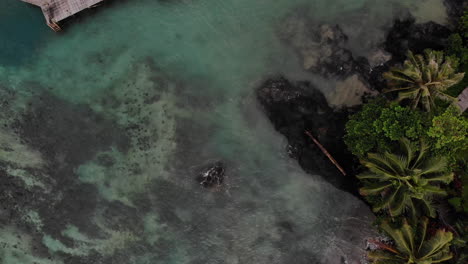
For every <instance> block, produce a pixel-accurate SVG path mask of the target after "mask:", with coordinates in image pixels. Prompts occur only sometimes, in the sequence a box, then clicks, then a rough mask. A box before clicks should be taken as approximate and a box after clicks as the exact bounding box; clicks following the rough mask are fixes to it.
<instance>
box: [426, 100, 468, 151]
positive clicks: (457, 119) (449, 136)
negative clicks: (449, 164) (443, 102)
mask: <svg viewBox="0 0 468 264" xmlns="http://www.w3.org/2000/svg"><path fill="white" fill-rule="evenodd" d="M427 134H428V136H429V137H431V138H432V139H433V141H434V148H435V150H436V151H438V152H439V153H443V154H446V155H449V156H453V155H455V154H456V153H457V152H459V151H461V150H466V149H468V119H467V118H465V117H463V116H461V115H459V113H458V111H457V110H456V109H454V107H449V108H448V109H447V110H446V111H445V112H444V113H443V114H441V115H438V116H435V117H434V118H433V119H432V126H431V127H430V128H429V131H428V132H427ZM454 153H455V154H454Z"/></svg>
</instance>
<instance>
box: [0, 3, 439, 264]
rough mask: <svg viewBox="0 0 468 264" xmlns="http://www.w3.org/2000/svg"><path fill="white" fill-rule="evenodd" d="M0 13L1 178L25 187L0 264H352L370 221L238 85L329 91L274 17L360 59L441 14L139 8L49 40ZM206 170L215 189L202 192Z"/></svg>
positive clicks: (388, 7) (348, 7)
mask: <svg viewBox="0 0 468 264" xmlns="http://www.w3.org/2000/svg"><path fill="white" fill-rule="evenodd" d="M9 2H10V1H9ZM18 2H19V1H18ZM418 3H419V1H418ZM0 6H1V7H2V8H1V9H0V47H2V51H0V92H1V96H2V97H1V98H2V104H1V106H2V108H1V109H2V112H1V113H0V118H1V124H2V125H3V128H2V129H0V143H1V144H2V145H1V147H2V148H1V149H0V159H1V161H2V162H1V172H2V175H4V176H5V177H7V175H8V179H11V181H13V182H14V184H15V186H17V187H18V188H19V189H21V190H23V191H24V192H25V193H34V199H31V200H25V201H23V200H21V199H19V198H18V200H19V201H21V203H18V204H19V205H16V206H17V207H16V208H14V211H15V212H17V213H16V214H14V215H13V214H10V215H8V214H9V212H10V210H11V208H3V209H2V211H1V218H0V219H1V220H2V226H1V230H0V232H1V233H0V234H1V236H0V241H1V243H2V247H1V249H0V251H1V253H0V258H1V259H2V263H6V264H10V263H11V264H13V263H15V264H16V263H28V264H29V263H40V264H45V263H47V264H58V263H66V264H69V263H71V264H74V263H116V264H120V263H122V264H124V263H125V264H127V263H128V264H149V263H164V264H172V263H175V264H176V263H177V264H178V263H242V264H245V263H340V262H341V261H342V260H343V259H347V260H348V261H349V262H350V263H357V261H358V259H359V256H360V255H361V254H362V248H363V246H364V241H363V239H364V238H365V237H366V236H368V235H372V231H369V230H370V229H371V228H370V224H371V222H372V215H371V213H370V211H369V210H368V209H367V208H366V207H365V205H364V204H363V203H362V202H361V201H359V200H358V199H357V198H355V197H353V196H352V195H350V194H348V193H346V192H343V191H341V190H338V189H336V188H334V187H333V186H331V185H329V184H328V183H327V182H326V181H324V180H323V179H322V178H321V177H320V175H319V174H320V172H317V174H318V175H308V174H305V173H304V172H303V171H302V170H301V168H300V167H299V166H298V165H297V163H296V162H295V161H294V160H293V159H291V158H289V157H288V156H287V153H286V151H285V149H286V144H287V142H286V141H285V139H284V138H283V137H282V136H281V135H279V134H278V133H277V132H275V131H274V129H273V127H272V126H271V124H270V123H269V121H268V120H267V119H266V117H265V116H264V113H263V112H262V110H261V108H260V106H259V105H258V103H257V102H256V100H255V88H256V87H258V85H259V84H260V83H261V82H262V81H263V80H264V79H265V78H268V77H269V76H276V75H278V74H283V75H285V76H287V77H288V78H291V79H300V80H311V81H313V82H314V83H315V85H316V86H317V87H318V88H320V89H321V90H322V91H323V92H324V93H330V92H332V91H333V84H334V81H333V80H325V79H323V78H318V77H317V76H314V75H313V74H311V73H308V72H305V71H303V70H302V67H301V63H300V60H299V58H297V56H296V54H295V53H294V52H293V51H292V50H291V49H290V48H288V46H287V45H285V44H284V43H283V42H282V41H281V40H280V38H279V37H278V31H279V30H280V28H281V23H282V21H283V20H284V18H285V17H287V16H306V17H308V18H310V19H311V20H312V21H314V22H315V23H317V24H319V23H338V24H340V25H341V26H342V27H343V29H344V31H345V33H347V34H348V37H349V48H350V50H352V51H353V52H354V54H356V55H362V56H366V55H368V54H367V51H368V50H370V49H372V48H373V47H376V46H378V44H379V43H380V42H381V41H382V40H383V38H384V33H385V29H386V28H388V27H389V26H390V24H391V21H392V20H393V19H394V18H396V17H398V16H400V15H402V14H404V13H405V10H408V9H411V12H412V13H413V14H414V15H415V16H416V17H417V18H418V20H419V21H421V22H423V21H427V20H436V21H438V22H442V21H443V20H444V19H445V17H444V15H445V12H444V11H441V8H442V5H441V1H435V0H427V1H424V2H423V3H422V4H420V5H415V1H409V0H394V1H383V0H382V1H377V0H373V1H372V0H353V1H350V0H331V1H330V0H329V1H311V0H294V1H292V0H277V1H273V0H256V1H247V0H225V1H218V0H196V1H188V0H174V1H150V0H140V1H114V2H113V3H112V4H111V5H106V6H103V7H102V8H100V9H99V10H94V11H92V12H90V13H89V14H85V15H81V16H80V17H79V18H78V19H76V20H75V21H74V22H71V23H69V24H68V25H67V27H66V31H65V32H63V33H60V34H55V33H53V32H51V31H50V30H48V29H47V27H46V26H45V25H44V23H43V21H42V17H41V14H40V11H39V10H38V9H36V8H34V7H30V6H27V5H26V4H23V3H16V2H15V3H4V2H2V3H1V4H0ZM433 10H437V12H433ZM428 11H431V12H428ZM16 51H17V52H16ZM217 160H222V161H223V162H225V163H226V165H227V175H228V177H227V179H226V183H225V186H224V187H222V188H220V189H219V190H207V189H204V188H202V187H201V186H199V184H198V183H197V182H196V181H195V177H196V174H197V172H198V171H199V170H200V168H201V167H202V166H203V165H205V164H208V163H211V162H214V161H217ZM3 186H5V185H3ZM8 195H9V196H11V197H16V196H15V195H17V194H15V193H9V191H8V190H6V191H5V196H8ZM352 227H363V229H364V230H368V231H359V232H357V231H356V230H353V228H352ZM364 227H365V228H364Z"/></svg>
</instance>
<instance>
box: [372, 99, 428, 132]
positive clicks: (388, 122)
mask: <svg viewBox="0 0 468 264" xmlns="http://www.w3.org/2000/svg"><path fill="white" fill-rule="evenodd" d="M373 125H374V127H375V131H376V132H377V133H381V134H383V135H384V136H386V137H387V138H389V139H391V140H399V139H400V138H402V137H407V138H409V139H413V140H415V139H418V138H421V137H423V136H424V134H425V129H424V125H427V121H426V120H425V116H424V115H423V114H422V113H421V112H419V111H414V110H411V109H410V108H408V107H402V106H399V105H393V106H391V107H389V108H384V109H383V110H382V112H381V114H380V116H379V118H378V119H377V120H375V121H374V122H373Z"/></svg>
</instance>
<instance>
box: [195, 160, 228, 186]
mask: <svg viewBox="0 0 468 264" xmlns="http://www.w3.org/2000/svg"><path fill="white" fill-rule="evenodd" d="M224 167H225V166H224V164H223V163H222V162H220V161H218V162H215V163H213V164H210V165H208V166H206V167H205V168H204V169H203V170H202V171H201V172H200V173H199V174H198V176H197V181H198V182H199V183H200V184H201V185H202V186H203V187H205V188H209V187H216V186H220V185H221V184H222V183H223V181H224V176H225V168H224Z"/></svg>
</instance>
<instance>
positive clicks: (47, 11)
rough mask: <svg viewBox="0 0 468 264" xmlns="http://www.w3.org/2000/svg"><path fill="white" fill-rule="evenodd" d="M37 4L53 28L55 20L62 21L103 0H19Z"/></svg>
mask: <svg viewBox="0 0 468 264" xmlns="http://www.w3.org/2000/svg"><path fill="white" fill-rule="evenodd" d="M21 1H23V2H26V3H30V4H33V5H36V6H39V7H40V8H41V9H42V13H43V14H44V17H45V19H46V22H47V24H48V25H49V26H50V27H51V28H52V29H54V30H56V28H59V29H60V27H58V24H57V22H59V21H62V20H64V19H66V18H68V17H70V16H72V15H74V14H76V13H78V12H80V11H82V10H84V9H87V8H90V7H93V6H94V5H96V4H98V3H100V2H102V1H104V0H21Z"/></svg>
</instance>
